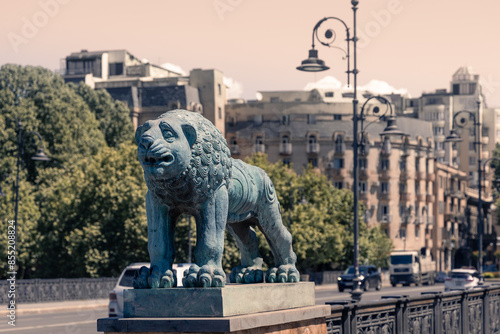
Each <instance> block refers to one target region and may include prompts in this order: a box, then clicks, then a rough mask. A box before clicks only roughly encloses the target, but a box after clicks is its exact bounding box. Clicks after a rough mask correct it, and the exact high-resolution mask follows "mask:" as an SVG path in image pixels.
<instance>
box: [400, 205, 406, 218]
mask: <svg viewBox="0 0 500 334" xmlns="http://www.w3.org/2000/svg"><path fill="white" fill-rule="evenodd" d="M405 213H406V208H405V206H404V205H400V206H399V216H400V217H404V216H405Z"/></svg>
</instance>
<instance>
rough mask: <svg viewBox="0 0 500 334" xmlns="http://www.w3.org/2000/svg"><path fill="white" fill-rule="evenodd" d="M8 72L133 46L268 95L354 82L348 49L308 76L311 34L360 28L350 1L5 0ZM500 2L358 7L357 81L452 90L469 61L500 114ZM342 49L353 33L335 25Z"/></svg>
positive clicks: (1, 29)
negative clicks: (305, 63) (303, 68)
mask: <svg viewBox="0 0 500 334" xmlns="http://www.w3.org/2000/svg"><path fill="white" fill-rule="evenodd" d="M0 5H1V7H0V8H1V11H0V65H3V64H6V63H15V64H21V65H37V66H38V65H39V66H43V67H46V68H49V69H53V70H56V69H58V68H59V67H60V60H61V59H63V58H64V57H66V56H67V55H69V54H70V53H71V52H77V51H80V50H82V49H87V50H89V51H97V50H112V49H126V50H128V51H129V52H131V53H132V54H134V55H135V56H136V57H138V58H140V59H148V60H149V61H150V62H152V63H155V64H158V65H163V64H170V65H165V66H176V67H177V68H180V69H181V70H183V71H184V72H185V73H189V71H190V70H191V69H193V68H203V69H210V68H216V69H218V70H220V71H222V72H223V73H224V75H225V77H226V78H227V79H226V82H227V83H228V84H229V85H230V86H231V89H230V91H229V97H231V98H234V97H243V98H245V99H255V98H256V93H257V92H258V91H277V90H302V89H311V88H312V87H318V86H320V87H330V86H331V87H332V88H336V87H344V86H345V85H346V83H347V82H346V81H347V80H346V79H347V78H346V74H345V71H346V69H347V63H346V60H345V59H344V56H345V54H344V52H343V51H342V50H339V49H335V48H328V47H324V46H322V45H318V44H319V43H316V44H317V46H316V48H317V50H318V52H319V57H320V58H321V59H323V60H324V61H325V62H326V64H327V65H328V66H329V67H330V68H331V69H330V70H328V71H326V72H320V73H306V72H300V71H297V70H296V69H295V68H296V67H297V66H298V65H300V62H301V61H302V60H304V59H305V58H307V53H308V50H309V49H310V48H311V40H312V31H313V28H314V26H315V24H316V23H317V22H318V21H319V20H320V19H322V18H323V17H330V16H334V17H338V18H340V19H342V20H344V21H345V22H346V24H347V25H348V26H349V27H350V31H351V36H352V33H353V12H352V9H351V1H350V0H329V1H327V0H309V1H298V0H273V1H265V0H175V1H174V0H144V1H130V0H106V1H99V0H85V1H84V0H23V1H12V0H0ZM499 13H500V2H499V1H497V0H476V1H470V0H439V1H436V0H369V1H367V0H360V1H359V5H358V11H357V31H358V37H359V43H358V52H357V53H358V70H359V74H358V86H360V87H365V88H366V87H369V88H370V89H372V91H375V92H376V93H388V92H391V91H395V92H409V93H410V94H411V95H412V96H413V97H418V96H420V94H421V93H422V92H432V91H434V90H435V89H442V88H445V89H448V90H449V89H450V80H451V77H452V75H453V73H455V71H456V70H457V69H458V68H459V67H461V66H471V67H472V68H473V69H474V70H475V72H476V73H477V74H479V75H480V76H481V81H482V83H483V94H484V95H485V96H486V100H487V103H488V106H489V107H500V64H499V60H500V57H499V55H500V37H499V36H500V19H499V15H500V14H499ZM323 26H326V27H328V28H332V29H334V31H335V33H336V36H337V40H336V42H335V43H336V44H335V45H336V46H339V47H342V48H345V45H346V42H345V29H344V28H343V26H342V25H340V23H334V21H333V20H329V21H327V22H325V23H323V25H322V27H323Z"/></svg>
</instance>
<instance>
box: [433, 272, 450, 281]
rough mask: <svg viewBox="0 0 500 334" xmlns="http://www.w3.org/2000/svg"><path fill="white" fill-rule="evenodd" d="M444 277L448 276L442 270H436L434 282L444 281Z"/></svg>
mask: <svg viewBox="0 0 500 334" xmlns="http://www.w3.org/2000/svg"><path fill="white" fill-rule="evenodd" d="M446 277H448V274H447V273H445V272H444V271H438V272H437V273H436V277H435V278H434V282H436V283H444V282H445V281H446Z"/></svg>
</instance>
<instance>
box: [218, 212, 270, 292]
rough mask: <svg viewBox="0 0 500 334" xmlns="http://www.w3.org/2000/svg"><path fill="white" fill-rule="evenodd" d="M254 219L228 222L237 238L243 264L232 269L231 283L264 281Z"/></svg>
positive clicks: (228, 227)
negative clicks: (253, 224) (253, 225)
mask: <svg viewBox="0 0 500 334" xmlns="http://www.w3.org/2000/svg"><path fill="white" fill-rule="evenodd" d="M252 221H255V220H247V221H243V222H239V223H231V224H227V227H226V228H227V230H228V231H229V233H231V235H232V236H233V237H234V239H235V240H236V244H237V245H238V248H239V249H240V252H241V265H240V266H238V267H235V268H233V270H232V271H231V276H230V281H231V283H256V282H262V281H263V277H264V276H263V273H262V263H263V260H262V256H261V255H260V254H259V240H258V239H257V235H256V234H255V231H254V230H253V228H252V227H251V224H252Z"/></svg>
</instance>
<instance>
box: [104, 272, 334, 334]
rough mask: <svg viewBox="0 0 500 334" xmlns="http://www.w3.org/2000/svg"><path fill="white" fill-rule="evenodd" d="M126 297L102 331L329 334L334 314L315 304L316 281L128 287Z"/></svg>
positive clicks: (111, 333) (105, 320) (109, 333)
mask: <svg viewBox="0 0 500 334" xmlns="http://www.w3.org/2000/svg"><path fill="white" fill-rule="evenodd" d="M124 301H125V305H124V314H125V317H124V318H106V319H99V320H98V321H97V330H98V331H101V332H105V333H108V334H115V333H143V334H145V333H150V334H153V333H154V334H159V333H190V334H193V333H219V334H220V333H238V334H250V333H252V334H253V333H280V334H288V333H290V334H291V333H310V334H326V324H325V317H326V316H327V315H329V314H330V307H329V306H317V305H315V298H314V283H312V282H300V283H293V284H290V283H288V284H252V285H239V284H229V285H228V286H226V287H224V288H208V289H201V288H173V289H152V290H151V289H144V290H126V291H124Z"/></svg>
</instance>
